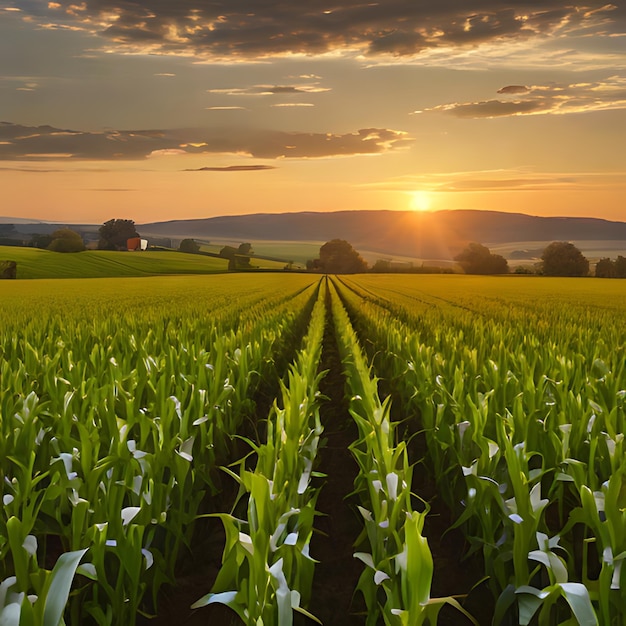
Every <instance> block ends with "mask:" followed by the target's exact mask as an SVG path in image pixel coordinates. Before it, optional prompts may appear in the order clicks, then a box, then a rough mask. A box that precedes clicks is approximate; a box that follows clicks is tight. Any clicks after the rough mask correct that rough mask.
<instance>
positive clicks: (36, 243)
mask: <svg viewBox="0 0 626 626" xmlns="http://www.w3.org/2000/svg"><path fill="white" fill-rule="evenodd" d="M51 243H52V235H39V234H38V233H35V234H34V235H33V236H32V237H31V238H30V245H31V246H32V247H33V248H41V249H42V250H45V249H46V248H47V247H48V246H49V245H50V244H51Z"/></svg>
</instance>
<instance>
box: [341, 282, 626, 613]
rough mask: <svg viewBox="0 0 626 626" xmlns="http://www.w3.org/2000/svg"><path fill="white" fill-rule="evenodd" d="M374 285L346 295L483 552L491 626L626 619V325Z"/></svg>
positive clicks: (348, 288)
mask: <svg viewBox="0 0 626 626" xmlns="http://www.w3.org/2000/svg"><path fill="white" fill-rule="evenodd" d="M372 286H373V285H372V284H371V281H370V283H369V284H368V281H366V280H361V279H359V280H355V281H345V282H344V283H343V284H342V285H341V295H342V298H343V300H344V302H345V304H346V306H347V308H348V310H349V311H350V313H351V315H352V316H353V318H354V319H355V321H356V323H357V326H358V327H359V329H360V332H361V334H362V336H363V337H366V338H367V339H368V342H367V345H370V346H371V350H372V355H374V354H375V355H376V356H375V357H374V358H375V363H376V371H377V372H379V373H380V375H382V376H384V377H385V378H387V379H388V380H389V381H390V385H391V387H392V388H393V395H394V396H397V398H398V400H400V402H401V403H402V407H403V412H404V414H413V415H416V416H417V418H414V419H419V428H421V429H423V433H424V436H425V440H426V447H425V449H426V451H427V452H426V454H427V457H428V459H427V460H428V465H429V466H430V468H431V470H432V472H433V475H434V478H435V480H436V481H437V485H438V489H439V492H440V494H441V497H442V498H444V499H445V501H446V503H447V505H448V507H450V509H451V511H452V513H453V515H454V516H455V518H456V520H457V521H456V524H455V525H456V526H459V527H461V528H462V529H463V530H464V532H465V533H466V536H467V538H468V542H469V544H470V546H471V547H470V551H478V552H480V553H482V556H483V562H484V566H485V574H486V576H487V577H488V584H489V586H490V588H491V590H492V592H493V594H494V596H495V599H496V603H495V609H494V617H493V621H494V624H500V623H511V624H512V623H515V624H517V623H519V624H528V623H531V620H532V619H533V617H534V618H535V619H539V623H540V624H570V623H571V624H576V623H579V624H596V623H601V624H606V625H609V624H621V623H622V620H623V615H624V614H625V611H626V604H625V602H626V580H625V579H624V576H625V575H624V573H623V571H622V562H623V559H624V557H626V516H625V513H624V510H625V505H626V501H624V495H623V494H624V490H623V485H624V484H626V483H625V482H624V481H625V479H624V472H625V468H626V466H625V465H624V455H623V452H622V448H623V425H624V398H625V396H626V392H625V391H624V387H625V384H624V383H625V376H626V371H625V364H624V357H623V354H624V353H623V347H624V339H625V336H626V333H625V328H624V324H623V321H622V320H623V317H622V316H621V315H620V314H619V313H618V312H617V311H614V310H612V309H611V308H609V307H607V308H599V307H597V308H595V309H593V308H590V307H584V306H582V305H580V304H579V305H578V308H579V309H580V311H581V317H580V318H576V317H574V316H572V312H571V311H570V312H569V313H568V312H567V311H565V310H564V309H563V308H560V309H557V310H555V309H553V308H551V307H549V306H546V305H543V306H542V305H541V304H540V303H535V305H534V307H533V310H532V311H529V310H528V308H527V306H519V307H517V306H511V300H508V301H506V302H504V303H503V302H502V301H500V302H499V301H498V300H497V299H495V298H494V299H492V300H490V301H485V299H483V300H482V301H480V299H477V298H476V297H474V298H473V300H469V299H468V300H467V301H466V302H463V301H459V300H460V299H459V298H458V297H457V298H451V297H450V296H449V294H448V295H447V297H444V296H443V295H442V296H439V298H438V299H435V298H433V297H432V294H427V295H426V294H423V293H420V292H418V291H417V290H415V291H413V292H412V291H411V289H410V288H408V289H407V288H406V287H407V286H406V285H405V286H404V287H405V288H404V289H403V290H402V291H401V292H398V291H396V292H395V293H393V292H390V291H391V290H389V289H388V287H387V289H388V290H387V293H386V297H385V296H384V295H382V294H383V293H385V289H384V288H383V289H373V288H372ZM425 296H426V297H425ZM527 304H528V302H527V301H524V302H523V305H527ZM468 305H471V306H468ZM574 307H576V305H574ZM477 309H479V310H477ZM559 320H563V322H564V323H562V324H559V323H558V321H559ZM533 623H534V622H533Z"/></svg>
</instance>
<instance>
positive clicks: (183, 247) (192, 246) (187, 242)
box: [178, 239, 200, 254]
mask: <svg viewBox="0 0 626 626" xmlns="http://www.w3.org/2000/svg"><path fill="white" fill-rule="evenodd" d="M178 249H179V250H180V251H181V252H189V253H190V254H196V253H197V252H200V246H199V245H198V244H197V243H196V242H195V241H194V240H193V239H183V240H182V241H181V242H180V245H179V246H178Z"/></svg>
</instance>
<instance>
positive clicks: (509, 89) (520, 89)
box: [498, 85, 530, 94]
mask: <svg viewBox="0 0 626 626" xmlns="http://www.w3.org/2000/svg"><path fill="white" fill-rule="evenodd" d="M529 91H530V89H529V88H528V87H526V85H508V86H506V87H502V89H498V93H506V94H509V93H528V92H529Z"/></svg>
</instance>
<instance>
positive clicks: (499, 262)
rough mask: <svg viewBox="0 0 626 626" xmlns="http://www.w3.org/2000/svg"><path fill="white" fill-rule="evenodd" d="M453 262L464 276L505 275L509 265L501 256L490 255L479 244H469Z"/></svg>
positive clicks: (484, 247) (485, 248)
mask: <svg viewBox="0 0 626 626" xmlns="http://www.w3.org/2000/svg"><path fill="white" fill-rule="evenodd" d="M454 260H455V261H456V262H457V263H458V264H459V265H460V266H461V267H462V268H463V271H464V272H465V273H466V274H506V273H508V271H509V264H508V263H507V260H506V259H505V258H504V257H503V256H500V255H499V254H492V253H491V251H490V250H489V248H487V247H486V246H483V245H482V244H480V243H470V244H469V245H468V246H467V248H465V250H463V251H462V252H459V254H457V255H456V256H455V257H454Z"/></svg>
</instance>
